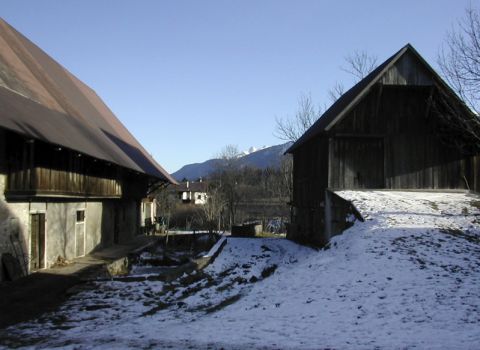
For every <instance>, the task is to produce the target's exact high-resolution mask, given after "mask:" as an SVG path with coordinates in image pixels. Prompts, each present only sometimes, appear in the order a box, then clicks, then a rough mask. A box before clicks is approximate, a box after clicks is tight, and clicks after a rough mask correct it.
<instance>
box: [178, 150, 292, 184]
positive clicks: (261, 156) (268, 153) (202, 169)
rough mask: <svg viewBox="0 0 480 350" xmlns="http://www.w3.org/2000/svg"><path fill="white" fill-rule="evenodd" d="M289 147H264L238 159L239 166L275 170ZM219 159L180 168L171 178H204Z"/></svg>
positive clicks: (219, 162) (213, 168)
mask: <svg viewBox="0 0 480 350" xmlns="http://www.w3.org/2000/svg"><path fill="white" fill-rule="evenodd" d="M290 145H291V143H290V142H287V143H284V144H281V145H276V146H271V147H266V148H263V149H260V150H258V151H255V152H252V153H248V154H246V155H244V156H241V157H240V158H239V164H240V166H249V167H254V168H258V169H266V168H268V167H271V168H276V167H278V166H280V163H281V161H282V158H283V157H284V155H283V154H284V152H285V151H286V150H287V148H288V147H289V146H290ZM221 162H222V160H221V159H215V158H214V159H209V160H206V161H204V162H202V163H193V164H187V165H184V166H183V167H182V168H180V169H179V170H177V171H176V172H174V173H173V174H172V176H173V177H174V178H175V179H176V180H178V181H181V180H183V179H187V180H196V179H198V178H200V177H202V178H204V177H207V176H208V175H210V174H211V173H213V172H214V171H215V170H216V169H218V167H219V165H220V164H221Z"/></svg>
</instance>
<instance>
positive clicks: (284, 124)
mask: <svg viewBox="0 0 480 350" xmlns="http://www.w3.org/2000/svg"><path fill="white" fill-rule="evenodd" d="M321 115H322V110H321V108H316V107H315V105H314V104H313V102H312V97H311V96H310V94H308V95H307V94H302V95H300V98H299V99H298V110H297V112H296V114H295V116H294V117H293V118H292V117H285V118H278V117H277V118H275V122H276V127H275V132H274V135H275V136H276V137H277V138H279V139H281V140H284V141H292V142H295V141H296V140H298V138H299V137H300V136H302V135H303V133H304V132H305V131H306V130H307V129H308V128H310V126H312V125H313V123H315V121H316V120H317V119H318V118H320V116H321Z"/></svg>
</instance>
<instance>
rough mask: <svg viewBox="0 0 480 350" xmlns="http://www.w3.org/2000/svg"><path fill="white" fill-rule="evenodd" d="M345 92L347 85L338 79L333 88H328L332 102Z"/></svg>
mask: <svg viewBox="0 0 480 350" xmlns="http://www.w3.org/2000/svg"><path fill="white" fill-rule="evenodd" d="M344 93H345V87H344V86H343V84H342V83H339V82H338V81H337V82H336V83H335V85H333V88H331V89H330V90H328V96H329V97H330V100H331V101H332V103H334V102H335V101H336V100H338V99H339V98H340V96H342V95H343V94H344Z"/></svg>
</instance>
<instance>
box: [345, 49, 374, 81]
mask: <svg viewBox="0 0 480 350" xmlns="http://www.w3.org/2000/svg"><path fill="white" fill-rule="evenodd" d="M377 61H378V58H377V56H372V55H370V54H369V53H368V52H366V51H354V53H353V54H351V55H348V56H346V57H345V62H346V63H347V66H346V67H340V68H341V69H342V70H343V71H344V72H347V73H349V74H351V75H353V76H354V77H355V78H356V81H357V82H358V81H360V80H362V79H363V78H365V77H366V76H367V75H368V74H369V73H370V72H371V71H373V70H374V69H375V68H376V67H377V65H378V63H377Z"/></svg>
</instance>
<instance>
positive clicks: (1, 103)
mask: <svg viewBox="0 0 480 350" xmlns="http://www.w3.org/2000/svg"><path fill="white" fill-rule="evenodd" d="M0 127H3V128H6V129H9V130H12V131H14V132H17V133H20V134H23V135H26V136H28V137H31V138H34V139H38V140H42V141H46V142H49V143H53V144H57V145H61V146H64V147H66V148H70V149H72V150H75V151H78V152H80V153H84V154H86V155H90V156H92V157H95V158H98V159H101V160H105V161H108V162H111V163H114V164H117V165H119V166H122V167H125V168H128V169H132V170H134V171H137V172H139V173H143V174H146V175H149V176H152V177H155V178H157V179H159V180H162V181H166V182H171V183H176V182H175V180H174V179H173V178H172V177H171V176H170V175H169V174H168V172H166V171H165V170H164V169H163V168H162V167H161V166H160V165H159V164H158V163H157V162H156V161H155V160H154V159H153V157H152V156H150V155H149V154H148V153H147V151H146V150H145V149H144V148H143V147H142V145H141V144H140V143H139V142H138V141H137V140H136V139H135V138H134V137H133V135H132V134H131V133H130V132H129V131H128V130H127V129H126V128H125V127H124V126H123V125H122V123H121V122H120V121H119V120H118V119H117V117H116V116H115V115H114V114H113V113H112V111H111V110H110V109H109V108H108V107H107V106H106V105H105V103H104V102H103V101H102V100H101V99H100V97H98V95H97V94H96V93H95V91H93V90H92V89H91V88H89V87H88V86H87V85H85V84H84V83H82V82H81V81H80V80H79V79H77V78H76V77H75V76H74V75H73V74H71V73H70V72H69V71H68V70H66V69H65V68H64V67H62V66H61V65H60V64H59V63H57V62H56V61H55V60H54V59H52V58H51V57H50V56H48V55H47V54H46V53H45V52H44V51H42V50H41V49H40V48H39V47H38V46H36V45H35V44H33V43H32V42H31V41H30V40H28V39H27V38H26V37H24V36H23V35H22V34H20V33H19V32H18V31H16V30H15V29H14V28H13V27H11V26H10V25H9V24H8V23H6V22H5V21H4V20H2V19H1V18H0Z"/></svg>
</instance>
